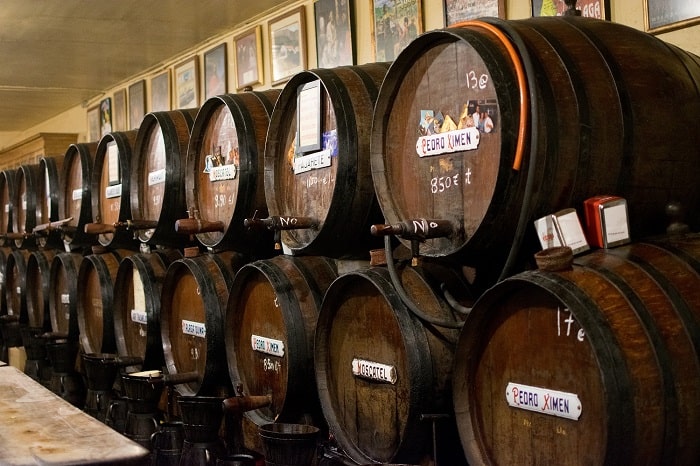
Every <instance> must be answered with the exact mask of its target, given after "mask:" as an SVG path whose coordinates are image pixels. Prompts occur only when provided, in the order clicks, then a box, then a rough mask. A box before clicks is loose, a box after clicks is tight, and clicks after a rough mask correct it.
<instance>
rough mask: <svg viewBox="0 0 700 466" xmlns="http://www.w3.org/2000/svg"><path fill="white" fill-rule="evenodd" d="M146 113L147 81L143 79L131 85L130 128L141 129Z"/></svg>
mask: <svg viewBox="0 0 700 466" xmlns="http://www.w3.org/2000/svg"><path fill="white" fill-rule="evenodd" d="M145 115H146V81H144V80H143V79H142V80H141V81H137V82H135V83H134V84H132V85H131V86H129V128H130V129H139V126H141V121H142V120H143V117H144V116H145Z"/></svg>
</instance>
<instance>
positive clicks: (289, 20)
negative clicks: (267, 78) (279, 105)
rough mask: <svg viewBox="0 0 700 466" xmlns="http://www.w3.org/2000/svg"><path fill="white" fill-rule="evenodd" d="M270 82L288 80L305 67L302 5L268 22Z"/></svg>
mask: <svg viewBox="0 0 700 466" xmlns="http://www.w3.org/2000/svg"><path fill="white" fill-rule="evenodd" d="M269 33H270V37H269V39H270V40H269V43H270V65H271V67H270V68H271V73H272V84H273V85H276V84H280V83H283V82H285V81H288V80H289V78H291V77H292V76H294V75H295V74H297V73H299V72H301V71H303V70H305V69H306V63H307V61H306V11H305V9H304V5H301V6H300V7H298V8H295V9H294V10H292V11H289V12H287V13H285V14H283V15H280V16H278V17H276V18H274V19H272V20H271V21H270V23H269Z"/></svg>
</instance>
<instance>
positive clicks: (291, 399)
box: [226, 255, 338, 437]
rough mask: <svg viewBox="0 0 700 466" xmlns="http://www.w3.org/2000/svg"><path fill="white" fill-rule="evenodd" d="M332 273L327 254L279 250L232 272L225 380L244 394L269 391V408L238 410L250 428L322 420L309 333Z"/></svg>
mask: <svg viewBox="0 0 700 466" xmlns="http://www.w3.org/2000/svg"><path fill="white" fill-rule="evenodd" d="M337 276H338V271H337V265H336V264H335V261H333V260H332V259H328V258H325V257H320V256H308V257H292V256H287V255H281V256H276V257H273V258H271V259H263V260H259V261H255V262H251V263H250V264H246V265H245V266H243V267H242V268H241V270H239V271H238V273H237V274H236V277H235V279H234V281H233V286H232V287H231V294H230V295H229V299H228V305H227V311H226V354H227V359H228V370H229V374H230V376H231V381H232V383H233V385H234V387H236V388H240V390H241V392H242V394H244V395H246V396H248V395H250V396H256V395H263V396H264V395H271V396H272V403H271V404H270V405H269V406H266V407H263V408H260V409H256V410H253V411H248V412H246V413H245V418H246V419H247V420H249V421H250V422H252V423H253V425H254V426H255V428H254V430H255V431H257V429H258V428H259V427H260V426H262V425H265V424H268V423H271V422H275V421H279V422H292V423H296V422H301V421H302V420H306V422H313V423H314V424H315V425H323V424H324V422H323V416H322V414H321V409H320V404H319V401H318V397H317V396H315V393H316V384H315V383H314V375H313V338H314V331H315V328H316V321H317V319H318V313H319V309H320V307H321V301H322V299H323V294H324V293H325V292H326V290H327V289H328V287H329V286H330V284H331V283H332V281H333V280H334V279H335V278H336V277H337ZM255 436H256V437H257V435H255Z"/></svg>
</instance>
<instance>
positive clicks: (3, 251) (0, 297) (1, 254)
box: [0, 247, 12, 315]
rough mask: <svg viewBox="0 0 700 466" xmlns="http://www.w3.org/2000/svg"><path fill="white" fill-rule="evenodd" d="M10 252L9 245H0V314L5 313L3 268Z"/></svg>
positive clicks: (5, 300) (5, 298)
mask: <svg viewBox="0 0 700 466" xmlns="http://www.w3.org/2000/svg"><path fill="white" fill-rule="evenodd" d="M9 254H12V249H11V248H10V247H0V315H3V314H7V297H6V295H5V269H6V265H7V256H8V255H9Z"/></svg>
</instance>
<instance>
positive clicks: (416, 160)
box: [371, 17, 700, 284]
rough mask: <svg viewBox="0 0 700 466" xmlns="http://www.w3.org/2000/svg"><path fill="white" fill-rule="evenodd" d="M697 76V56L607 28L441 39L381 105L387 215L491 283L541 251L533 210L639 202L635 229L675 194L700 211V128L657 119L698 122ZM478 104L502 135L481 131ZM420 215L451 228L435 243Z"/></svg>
mask: <svg viewBox="0 0 700 466" xmlns="http://www.w3.org/2000/svg"><path fill="white" fill-rule="evenodd" d="M699 79H700V64H699V63H698V62H697V60H696V59H694V58H693V57H692V56H691V54H689V53H687V52H684V51H682V50H680V49H678V48H677V47H675V46H673V45H670V44H666V43H664V42H662V41H661V40H659V39H658V38H656V37H654V36H652V35H649V34H646V33H644V32H641V31H638V30H635V29H632V28H630V27H626V26H623V25H620V24H615V23H612V22H609V21H599V20H594V19H589V18H581V17H558V18H531V19H525V20H518V21H503V20H497V19H485V20H477V21H470V22H466V23H465V25H464V27H459V28H450V29H444V30H437V31H431V32H428V33H426V34H424V35H422V36H421V37H419V38H417V39H416V40H415V41H413V42H412V43H411V44H409V45H408V46H407V47H406V48H405V49H404V50H403V51H402V53H401V54H400V55H399V57H397V59H396V61H395V62H394V63H393V64H392V66H391V68H390V70H389V71H388V73H387V77H386V79H385V81H384V83H383V84H382V88H381V90H380V95H379V97H378V99H377V105H376V111H375V118H374V122H373V130H372V142H371V160H372V175H373V179H374V184H375V189H376V192H377V197H378V199H379V203H380V205H381V207H382V211H383V213H384V216H385V217H386V219H387V224H391V225H398V224H401V223H405V227H406V230H408V233H412V234H414V235H417V236H419V237H421V236H422V237H427V238H428V239H427V240H426V241H425V242H423V243H421V244H420V252H421V254H423V255H428V256H433V257H444V256H457V257H459V258H460V259H462V260H463V261H464V262H468V263H469V264H472V265H478V266H480V267H481V269H482V270H484V271H486V272H487V275H488V272H490V273H491V275H493V276H494V277H493V278H492V277H489V278H490V280H489V281H488V283H490V284H492V283H493V280H494V278H495V277H498V276H499V275H500V274H501V272H502V271H504V269H505V270H506V271H510V270H509V269H512V265H513V264H514V262H515V261H514V260H513V258H515V257H517V253H518V252H520V251H524V252H523V256H524V257H528V258H529V257H531V254H530V253H531V252H534V251H535V250H537V249H538V248H539V244H538V242H537V239H536V236H535V235H534V233H533V232H532V230H531V229H532V221H533V220H534V219H536V218H539V216H542V215H546V214H548V213H553V212H556V211H557V210H560V209H562V208H568V207H575V208H580V207H581V206H582V202H583V201H584V200H585V199H587V198H588V197H591V196H593V195H599V194H614V195H618V196H621V197H623V198H626V199H627V201H628V206H629V218H630V222H631V233H632V235H633V236H634V237H643V236H646V235H652V234H659V233H663V232H664V229H665V225H666V223H667V222H666V220H665V213H664V208H665V206H666V204H667V203H669V202H670V201H678V202H681V203H682V204H683V205H685V206H686V208H687V210H688V211H689V212H695V211H697V210H698V207H700V206H699V201H700V183H698V179H697V177H698V175H697V173H698V172H697V170H695V169H694V168H692V167H694V166H696V165H697V149H696V148H697V147H698V144H699V143H700V134H698V133H697V132H681V133H682V134H675V135H674V136H673V137H669V132H668V129H666V128H663V127H662V125H657V124H652V123H650V121H649V115H652V114H656V117H655V118H658V119H659V120H660V121H666V120H668V119H671V120H673V121H677V122H678V124H679V125H680V126H681V127H687V125H691V126H692V125H693V122H694V121H696V120H697V119H698V114H700V99H698V93H699V87H698V81H699ZM661 83H663V84H661ZM668 89H674V92H673V93H672V95H669V93H668V92H667V90H668ZM477 106H478V107H479V110H480V111H481V112H483V113H484V115H483V117H482V121H483V120H486V115H490V119H491V121H492V122H493V128H492V129H491V130H490V131H489V132H485V131H484V130H483V129H482V130H479V129H477V127H476V126H475V121H476V120H475V119H474V117H473V113H474V112H475V111H476V108H477ZM679 108H682V109H683V110H682V111H681V112H678V109H679ZM678 113H681V115H678ZM679 120H680V121H679ZM436 122H437V123H436ZM670 167H673V168H670ZM421 219H427V220H442V221H443V222H446V223H448V224H449V225H451V228H450V232H449V233H448V234H447V235H443V236H439V237H435V238H431V236H430V233H431V231H430V230H431V228H430V227H429V222H420V221H417V220H421ZM698 221H699V220H698V218H697V216H696V217H695V218H694V219H693V220H692V222H693V225H692V228H693V229H697V227H698V225H697V223H698ZM399 229H400V228H399ZM526 233H530V234H529V235H526ZM402 241H403V242H405V244H408V242H409V239H407V238H406V237H403V239H402ZM528 251H529V252H530V253H529V254H525V252H528Z"/></svg>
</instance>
